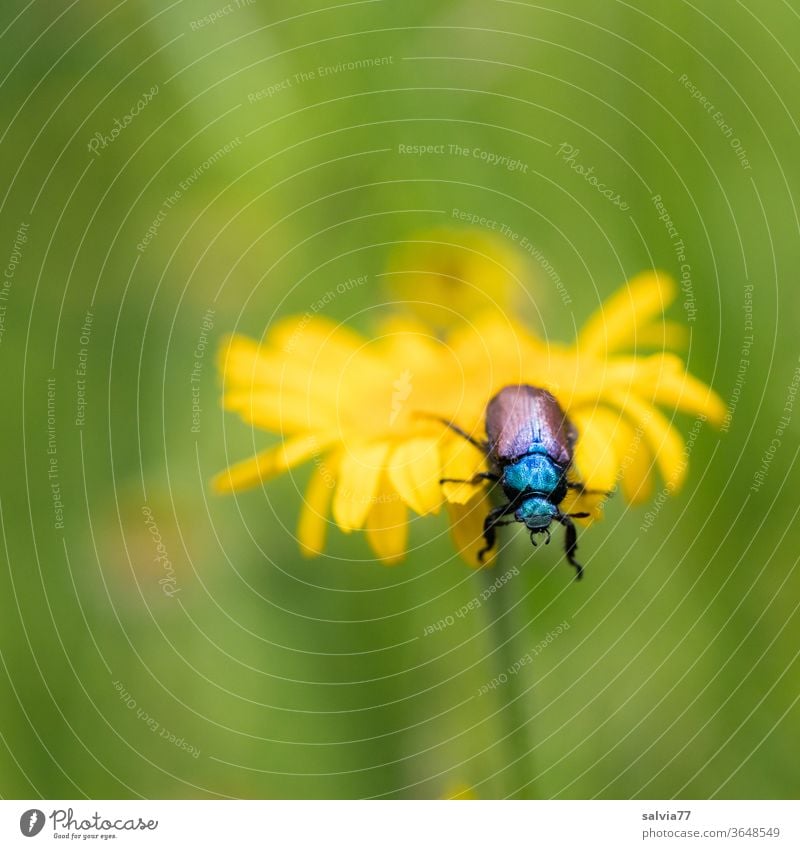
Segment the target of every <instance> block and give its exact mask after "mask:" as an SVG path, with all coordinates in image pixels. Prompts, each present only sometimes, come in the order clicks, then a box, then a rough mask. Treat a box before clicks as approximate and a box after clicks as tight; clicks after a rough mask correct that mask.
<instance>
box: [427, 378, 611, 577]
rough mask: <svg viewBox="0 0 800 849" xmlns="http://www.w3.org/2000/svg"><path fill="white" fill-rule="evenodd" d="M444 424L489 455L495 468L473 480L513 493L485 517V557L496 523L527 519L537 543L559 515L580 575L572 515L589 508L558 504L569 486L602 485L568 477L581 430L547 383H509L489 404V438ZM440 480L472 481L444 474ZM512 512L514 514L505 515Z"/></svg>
mask: <svg viewBox="0 0 800 849" xmlns="http://www.w3.org/2000/svg"><path fill="white" fill-rule="evenodd" d="M445 424H446V425H447V426H448V427H450V428H451V429H452V430H454V431H456V433H458V434H460V435H461V436H463V437H464V438H465V439H467V440H469V441H470V442H471V443H472V444H473V445H474V446H475V447H476V448H478V449H479V450H481V451H483V452H484V453H485V454H486V456H487V459H488V462H489V468H490V471H488V472H480V473H479V474H477V475H475V477H474V478H473V479H472V480H471V481H469V483H478V482H480V481H484V480H488V481H492V482H493V483H499V484H500V486H501V487H502V489H503V492H504V493H505V496H506V498H507V499H508V502H507V503H506V504H502V505H500V506H499V507H497V508H495V509H494V510H492V512H491V513H489V515H488V516H487V517H486V519H485V521H484V523H483V539H484V542H485V543H486V544H485V546H484V547H483V548H482V549H481V551H480V552H479V553H478V558H479V559H480V560H481V562H483V558H484V557H485V555H486V553H487V552H489V551H491V550H492V548H493V547H494V543H495V533H496V528H498V527H500V526H502V525H510V524H513V523H514V522H522V524H524V525H525V527H526V528H527V529H528V530H529V531H530V532H531V542H532V543H533V544H534V545H536V540H535V539H534V537H535V536H536V534H546V536H547V539H546V542H548V543H549V542H550V524H551V523H552V522H554V521H555V522H559V523H560V524H562V525H563V526H564V528H565V529H566V530H565V534H566V535H565V546H564V548H565V553H566V555H567V560H569V562H570V563H571V564H572V565H573V566H574V567H575V570H576V572H577V575H576V577H577V578H582V577H583V567H582V566H581V565H580V563H578V562H577V560H575V551H576V550H577V548H578V534H577V531H576V530H575V525H574V523H573V522H572V519H579V518H586V517H587V516H588V515H589V514H588V513H562V512H561V511H560V510H559V509H558V505H559V504H560V503H561V502H562V501H563V500H564V498H566V495H567V490H569V489H577V490H580V491H581V492H589V493H597V492H599V491H598V490H587V489H585V488H584V486H583V484H581V483H577V482H574V481H569V480H567V472H568V471H569V470H570V468H571V466H572V456H573V449H574V447H575V440H576V439H577V436H578V433H577V431H576V430H575V427H574V425H573V424H572V422H570V420H569V419H568V418H567V416H566V414H565V413H564V411H563V410H562V409H561V407H560V406H559V403H558V401H556V399H555V398H554V397H553V396H552V395H551V394H550V393H549V392H548V391H547V390H546V389H539V388H537V387H535V386H526V385H520V386H506V387H505V388H504V389H501V390H500V391H499V392H498V393H497V395H495V396H494V398H492V400H491V401H490V402H489V405H488V406H487V408H486V437H487V439H486V442H480V441H479V440H477V439H474V438H473V437H472V436H470V435H469V434H468V433H466V432H465V431H463V430H461V428H459V427H457V426H456V425H454V424H453V423H452V422H447V421H445ZM441 482H442V483H448V482H449V483H466V482H467V481H457V480H453V479H452V478H443V479H442V481H441ZM602 494H603V495H609V494H610V493H606V492H603V493H602ZM510 515H513V517H514V518H513V519H506V518H505V517H506V516H510Z"/></svg>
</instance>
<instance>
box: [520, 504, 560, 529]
mask: <svg viewBox="0 0 800 849" xmlns="http://www.w3.org/2000/svg"><path fill="white" fill-rule="evenodd" d="M557 515H558V507H557V506H556V505H555V504H552V503H551V502H549V501H548V500H547V499H546V498H542V497H541V496H538V495H533V496H531V497H530V498H526V499H525V501H523V502H522V504H520V506H519V507H517V509H516V511H515V513H514V518H515V519H516V520H517V521H518V522H522V523H523V524H524V525H525V527H526V528H527V529H528V530H529V531H531V533H539V534H543V533H544V532H545V531H546V530H547V529H548V528H549V527H550V523H551V522H552V521H553V520H554V519H555V518H556V516H557Z"/></svg>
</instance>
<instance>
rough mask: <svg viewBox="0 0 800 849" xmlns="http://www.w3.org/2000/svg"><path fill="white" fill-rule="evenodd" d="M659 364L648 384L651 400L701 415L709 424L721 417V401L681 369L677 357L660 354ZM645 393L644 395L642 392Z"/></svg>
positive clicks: (711, 390)
mask: <svg viewBox="0 0 800 849" xmlns="http://www.w3.org/2000/svg"><path fill="white" fill-rule="evenodd" d="M663 359H664V363H663V368H662V369H661V371H660V372H659V375H658V379H657V380H656V381H655V383H654V385H652V386H651V388H652V391H653V395H652V397H653V401H655V402H657V403H659V404H663V405H664V406H667V407H671V408H673V409H678V410H683V411H684V412H687V413H696V414H698V415H703V416H705V417H706V418H707V419H708V420H709V421H710V422H711V423H712V424H715V425H717V426H719V425H721V424H722V422H723V421H724V420H725V414H726V412H727V411H726V409H725V404H723V402H722V399H721V398H720V397H719V395H717V393H716V392H714V390H713V389H711V388H710V387H708V386H706V384H705V383H703V381H702V380H698V379H697V378H696V377H693V376H692V375H691V374H689V373H688V372H687V371H686V370H685V366H684V364H683V363H682V362H681V360H680V359H679V358H678V357H675V356H672V355H665V356H664V358H663ZM642 394H645V396H646V397H647V395H646V393H644V392H643V393H642Z"/></svg>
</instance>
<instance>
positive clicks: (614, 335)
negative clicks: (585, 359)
mask: <svg viewBox="0 0 800 849" xmlns="http://www.w3.org/2000/svg"><path fill="white" fill-rule="evenodd" d="M674 297H675V282H674V281H673V280H672V278H671V277H669V276H668V275H667V274H664V273H663V272H659V271H646V272H643V273H642V274H638V275H637V276H636V277H634V278H633V279H632V280H630V281H628V283H627V284H626V285H625V286H623V287H622V288H621V289H620V290H619V291H618V292H616V293H615V294H614V295H612V296H611V297H610V298H608V299H607V300H606V301H604V302H603V304H602V305H601V306H600V308H599V309H598V310H597V311H596V312H595V313H594V314H593V315H592V316H591V317H590V318H589V320H588V321H587V322H586V324H584V326H583V328H582V329H581V331H580V333H579V334H578V340H577V348H578V350H579V351H580V353H581V355H582V356H586V355H592V354H595V355H602V354H605V353H607V352H611V351H616V350H619V349H620V348H630V347H632V346H634V345H636V344H638V341H639V339H638V335H637V331H638V329H639V328H640V327H643V326H644V325H645V324H646V323H647V322H648V321H649V320H650V319H652V318H653V317H654V316H657V315H660V314H661V313H663V311H664V309H665V307H667V306H668V305H669V304H670V303H671V302H672V300H673V299H674Z"/></svg>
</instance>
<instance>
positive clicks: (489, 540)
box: [478, 504, 514, 563]
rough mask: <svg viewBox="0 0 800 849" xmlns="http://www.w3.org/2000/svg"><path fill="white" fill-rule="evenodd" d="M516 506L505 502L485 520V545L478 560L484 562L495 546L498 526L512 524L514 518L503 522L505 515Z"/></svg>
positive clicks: (479, 553)
mask: <svg viewBox="0 0 800 849" xmlns="http://www.w3.org/2000/svg"><path fill="white" fill-rule="evenodd" d="M513 509H514V507H513V506H512V505H511V504H503V505H502V506H500V507H495V508H494V510H492V512H491V513H489V515H488V516H487V517H486V518H485V519H484V520H483V541H484V543H485V545H484V546H483V548H482V549H481V550H480V551H479V552H478V560H479V561H480V562H481V563H483V558H484V557H485V556H486V555H487V554H488V553H489V552H490V551H491V550H492V549H493V548H494V540H495V529H496V528H497V527H498V526H502V525H510V524H511V523H512V522H513V521H514V520H513V519H509V520H508V521H507V522H503V521H502V518H503V516H506V515H507V514H508V513H510V512H511V511H512V510H513Z"/></svg>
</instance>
